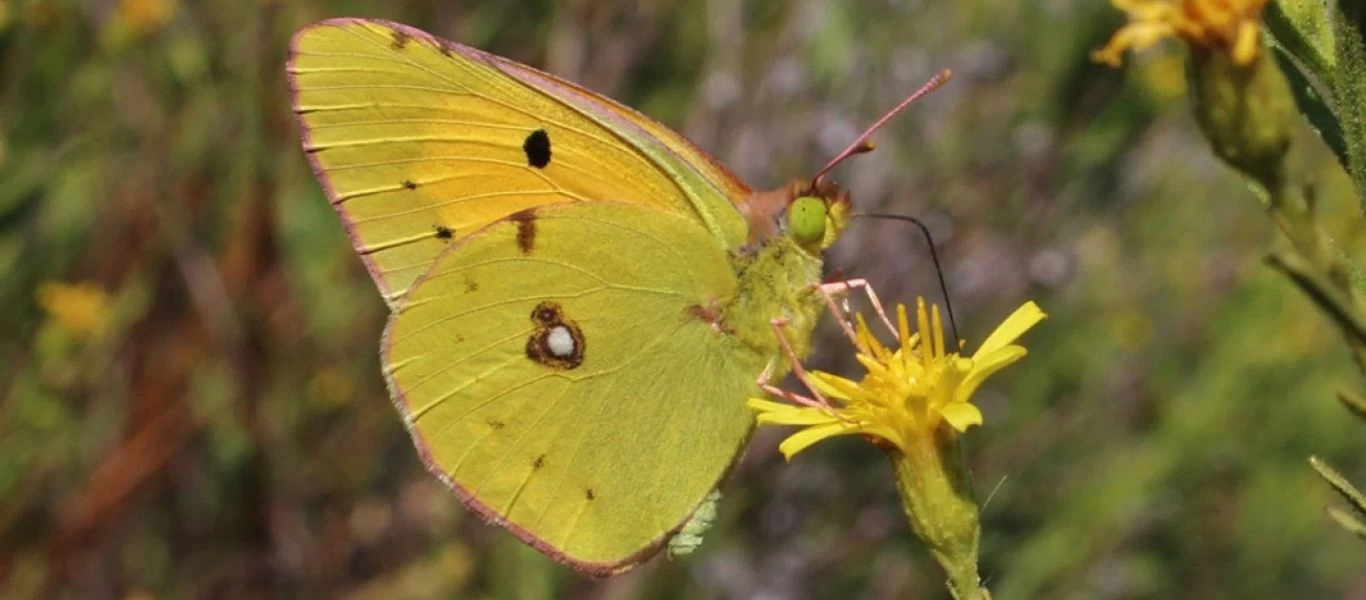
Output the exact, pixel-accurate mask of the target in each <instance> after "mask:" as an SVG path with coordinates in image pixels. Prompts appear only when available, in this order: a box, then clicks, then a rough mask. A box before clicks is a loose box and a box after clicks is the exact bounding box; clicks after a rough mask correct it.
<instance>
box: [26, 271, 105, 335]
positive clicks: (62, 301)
mask: <svg viewBox="0 0 1366 600" xmlns="http://www.w3.org/2000/svg"><path fill="white" fill-rule="evenodd" d="M37 297H38V304H39V305H41V306H42V307H43V310H44V311H47V314H48V315H49V316H50V317H51V318H52V319H53V320H54V321H56V322H58V323H60V324H61V325H62V327H64V328H66V329H67V330H69V331H72V332H75V333H78V334H84V335H95V334H97V333H99V332H100V331H101V330H102V329H103V328H104V324H105V321H106V319H107V317H108V316H109V295H108V294H106V293H105V292H104V289H103V288H101V287H100V286H99V284H97V283H94V282H82V283H61V282H52V281H49V282H45V283H43V284H42V285H39V286H38V293H37Z"/></svg>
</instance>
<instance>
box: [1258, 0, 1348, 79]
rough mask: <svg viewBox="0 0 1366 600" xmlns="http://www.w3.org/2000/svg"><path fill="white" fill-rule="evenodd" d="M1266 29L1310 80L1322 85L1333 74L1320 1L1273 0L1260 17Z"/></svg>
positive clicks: (1328, 34)
mask: <svg viewBox="0 0 1366 600" xmlns="http://www.w3.org/2000/svg"><path fill="white" fill-rule="evenodd" d="M1262 20H1263V22H1264V23H1266V29H1267V31H1268V32H1269V33H1270V34H1271V37H1272V38H1273V39H1274V40H1275V41H1276V45H1277V46H1278V47H1279V48H1281V49H1284V50H1285V51H1286V52H1287V53H1288V54H1290V55H1291V56H1293V57H1294V58H1295V60H1297V61H1299V62H1300V63H1301V64H1303V65H1305V66H1306V67H1307V68H1308V69H1309V71H1310V74H1311V75H1312V77H1313V78H1315V79H1318V80H1319V81H1321V82H1324V83H1325V84H1327V83H1329V82H1331V80H1332V79H1333V77H1334V74H1335V64H1334V59H1335V54H1334V52H1333V36H1332V28H1331V26H1330V23H1331V21H1330V17H1329V14H1328V7H1327V6H1326V5H1325V4H1324V3H1323V2H1322V1H1321V0H1277V1H1276V2H1273V3H1271V4H1268V5H1267V7H1266V11H1265V12H1264V13H1263V14H1262Z"/></svg>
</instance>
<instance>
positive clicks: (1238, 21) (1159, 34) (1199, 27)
mask: <svg viewBox="0 0 1366 600" xmlns="http://www.w3.org/2000/svg"><path fill="white" fill-rule="evenodd" d="M1267 1H1268V0H1111V3H1112V4H1114V5H1115V8H1118V9H1119V10H1122V11H1124V12H1126V13H1128V14H1129V24H1128V25H1125V26H1124V27H1121V28H1120V30H1119V31H1116V32H1115V35H1114V36H1113V37H1111V38H1110V42H1109V43H1108V44H1106V45H1105V47H1104V48H1101V49H1100V50H1097V51H1095V52H1092V53H1091V58H1092V59H1093V60H1095V61H1098V62H1103V63H1105V64H1107V65H1110V66H1112V67H1117V66H1119V64H1120V62H1121V59H1122V56H1123V54H1124V51H1125V50H1129V49H1133V50H1134V51H1135V52H1137V51H1140V50H1144V49H1146V48H1149V47H1151V46H1152V45H1153V44H1156V43H1157V42H1158V40H1161V39H1162V38H1166V37H1179V38H1181V39H1182V40H1184V41H1185V42H1186V43H1187V44H1190V45H1192V46H1200V47H1203V48H1208V49H1211V50H1215V51H1218V52H1222V53H1224V54H1227V55H1229V57H1230V58H1232V60H1233V62H1234V63H1235V64H1238V65H1241V66H1247V65H1250V64H1252V61H1254V60H1256V59H1257V55H1258V53H1259V52H1260V48H1261V41H1260V39H1259V34H1258V31H1259V25H1258V19H1259V18H1260V16H1261V14H1262V9H1263V8H1265V7H1266V3H1267Z"/></svg>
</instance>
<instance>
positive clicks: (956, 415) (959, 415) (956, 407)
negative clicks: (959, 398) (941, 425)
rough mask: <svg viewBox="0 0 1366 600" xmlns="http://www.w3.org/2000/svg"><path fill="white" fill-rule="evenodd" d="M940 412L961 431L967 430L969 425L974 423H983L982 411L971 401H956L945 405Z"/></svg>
mask: <svg viewBox="0 0 1366 600" xmlns="http://www.w3.org/2000/svg"><path fill="white" fill-rule="evenodd" d="M939 414H940V415H942V416H943V417H944V420H945V421H948V422H949V425H952V426H953V428H954V429H956V430H958V431H959V432H963V431H967V430H968V427H971V426H973V425H981V424H982V411H981V410H978V409H977V407H976V406H975V405H973V404H972V403H971V402H954V403H952V404H950V405H948V406H945V407H944V408H943V409H942V410H941V411H940V412H939Z"/></svg>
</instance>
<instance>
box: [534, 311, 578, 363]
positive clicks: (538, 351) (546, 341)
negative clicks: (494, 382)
mask: <svg viewBox="0 0 1366 600" xmlns="http://www.w3.org/2000/svg"><path fill="white" fill-rule="evenodd" d="M531 323H532V324H533V325H535V326H536V329H535V331H532V332H531V337H528V338H527V340H526V356H527V358H530V359H531V361H532V362H534V363H536V364H538V365H541V366H543V367H548V368H551V369H557V370H559V369H565V370H567V369H575V368H578V366H579V365H581V364H583V355H584V350H585V348H586V340H585V339H584V336H583V330H582V329H580V328H579V324H578V323H575V322H574V321H573V320H571V319H569V318H568V317H566V316H565V314H564V309H563V308H562V307H561V306H560V305H559V304H556V303H554V302H542V303H540V304H538V305H536V308H535V309H534V310H532V311H531ZM564 334H568V335H569V341H568V343H569V348H568V351H567V352H566V351H565V348H564V347H563V344H564V340H563V339H561V340H559V344H560V346H561V347H560V348H554V347H552V344H551V336H552V335H558V336H562V335H564Z"/></svg>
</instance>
